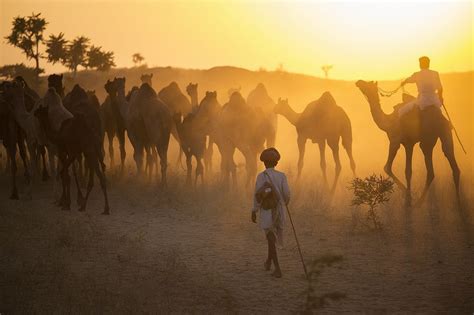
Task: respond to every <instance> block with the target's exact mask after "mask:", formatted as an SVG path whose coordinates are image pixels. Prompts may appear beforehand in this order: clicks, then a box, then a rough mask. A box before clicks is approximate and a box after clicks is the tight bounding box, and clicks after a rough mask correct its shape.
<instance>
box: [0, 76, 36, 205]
mask: <svg viewBox="0 0 474 315" xmlns="http://www.w3.org/2000/svg"><path fill="white" fill-rule="evenodd" d="M10 84H11V83H10V82H2V84H1V88H0V92H1V94H0V140H2V142H3V146H4V147H5V149H6V150H7V154H6V158H7V161H6V162H7V165H9V167H8V169H9V170H10V176H11V189H12V190H11V194H10V199H12V200H18V199H19V195H18V188H17V185H16V172H17V164H16V151H17V145H18V149H19V151H20V156H21V159H22V161H23V166H24V170H25V174H24V175H25V179H26V182H27V183H29V182H30V172H29V166H28V158H27V154H26V147H25V137H26V136H25V133H24V131H23V130H22V129H21V128H20V126H19V125H18V123H17V122H16V120H15V118H14V116H13V114H12V112H11V109H10V107H9V105H8V101H7V99H6V98H7V95H5V94H7V93H8V89H9V88H10V87H9V86H8V85H10Z"/></svg>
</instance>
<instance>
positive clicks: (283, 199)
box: [252, 168, 290, 229]
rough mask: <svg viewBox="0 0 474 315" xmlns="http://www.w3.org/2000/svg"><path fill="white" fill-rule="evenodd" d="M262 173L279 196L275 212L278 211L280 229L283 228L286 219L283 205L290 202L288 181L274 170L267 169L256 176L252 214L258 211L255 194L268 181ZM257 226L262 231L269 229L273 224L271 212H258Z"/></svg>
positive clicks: (282, 174)
mask: <svg viewBox="0 0 474 315" xmlns="http://www.w3.org/2000/svg"><path fill="white" fill-rule="evenodd" d="M264 172H266V173H267V174H268V176H269V177H270V178H271V183H272V184H273V186H274V187H275V189H276V190H277V193H278V195H279V198H280V202H279V203H278V207H277V211H279V213H280V218H281V224H282V226H281V227H283V224H284V222H285V217H286V215H285V213H286V212H285V204H288V202H289V201H290V187H289V186H288V180H287V178H286V175H285V174H284V173H282V172H279V171H277V170H275V169H274V168H267V169H266V170H265V171H263V172H261V173H260V174H258V175H257V180H256V183H255V192H254V201H253V209H252V212H256V211H259V210H260V205H259V204H258V202H257V199H256V193H257V191H258V190H259V189H260V188H261V187H262V186H263V184H264V183H265V182H267V181H269V180H268V177H267V176H266V175H265V174H264ZM259 224H260V227H261V228H263V229H267V228H269V227H271V225H272V224H273V221H272V216H271V211H260V220H259Z"/></svg>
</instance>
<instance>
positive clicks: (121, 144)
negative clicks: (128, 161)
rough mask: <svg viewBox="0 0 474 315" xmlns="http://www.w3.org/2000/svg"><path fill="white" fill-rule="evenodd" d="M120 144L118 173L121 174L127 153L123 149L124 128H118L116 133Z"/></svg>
mask: <svg viewBox="0 0 474 315" xmlns="http://www.w3.org/2000/svg"><path fill="white" fill-rule="evenodd" d="M117 137H118V140H119V146H120V175H123V172H124V170H125V157H126V155H127V153H126V151H125V129H123V130H120V131H119V132H118V134H117Z"/></svg>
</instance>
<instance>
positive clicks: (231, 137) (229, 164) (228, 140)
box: [214, 92, 265, 187]
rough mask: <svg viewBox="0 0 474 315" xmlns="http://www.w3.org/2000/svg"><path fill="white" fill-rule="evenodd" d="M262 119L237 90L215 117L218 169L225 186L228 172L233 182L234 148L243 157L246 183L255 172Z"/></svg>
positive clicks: (259, 149)
mask: <svg viewBox="0 0 474 315" xmlns="http://www.w3.org/2000/svg"><path fill="white" fill-rule="evenodd" d="M262 122H263V119H262V117H261V115H260V113H258V112H257V111H256V110H255V109H254V108H252V107H250V106H248V104H247V103H246V102H245V99H244V98H243V97H242V95H241V94H240V93H239V92H234V93H233V94H232V95H231V97H230V99H229V102H227V103H226V104H225V105H224V106H223V108H222V110H221V111H220V112H219V114H218V115H217V117H216V121H215V125H214V129H215V132H214V135H215V141H216V144H217V146H218V148H219V152H220V153H221V157H222V159H221V170H222V172H223V180H224V185H225V186H226V187H228V181H229V175H232V178H233V183H234V185H235V184H236V177H235V174H236V166H235V162H234V158H233V156H234V152H235V149H238V150H239V151H240V152H242V154H243V155H244V157H245V166H246V171H247V179H246V183H247V185H248V184H250V182H251V181H252V180H253V179H254V178H255V176H256V174H257V155H258V153H259V152H261V151H262V150H263V144H264V142H265V138H264V136H263V134H264V128H265V125H264V124H263V123H262Z"/></svg>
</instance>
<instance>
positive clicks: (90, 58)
mask: <svg viewBox="0 0 474 315" xmlns="http://www.w3.org/2000/svg"><path fill="white" fill-rule="evenodd" d="M112 67H115V62H114V53H113V52H111V51H103V50H102V47H100V46H94V45H92V46H91V47H90V48H89V51H88V52H87V68H93V69H97V70H99V71H108V70H110V68H112Z"/></svg>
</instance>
